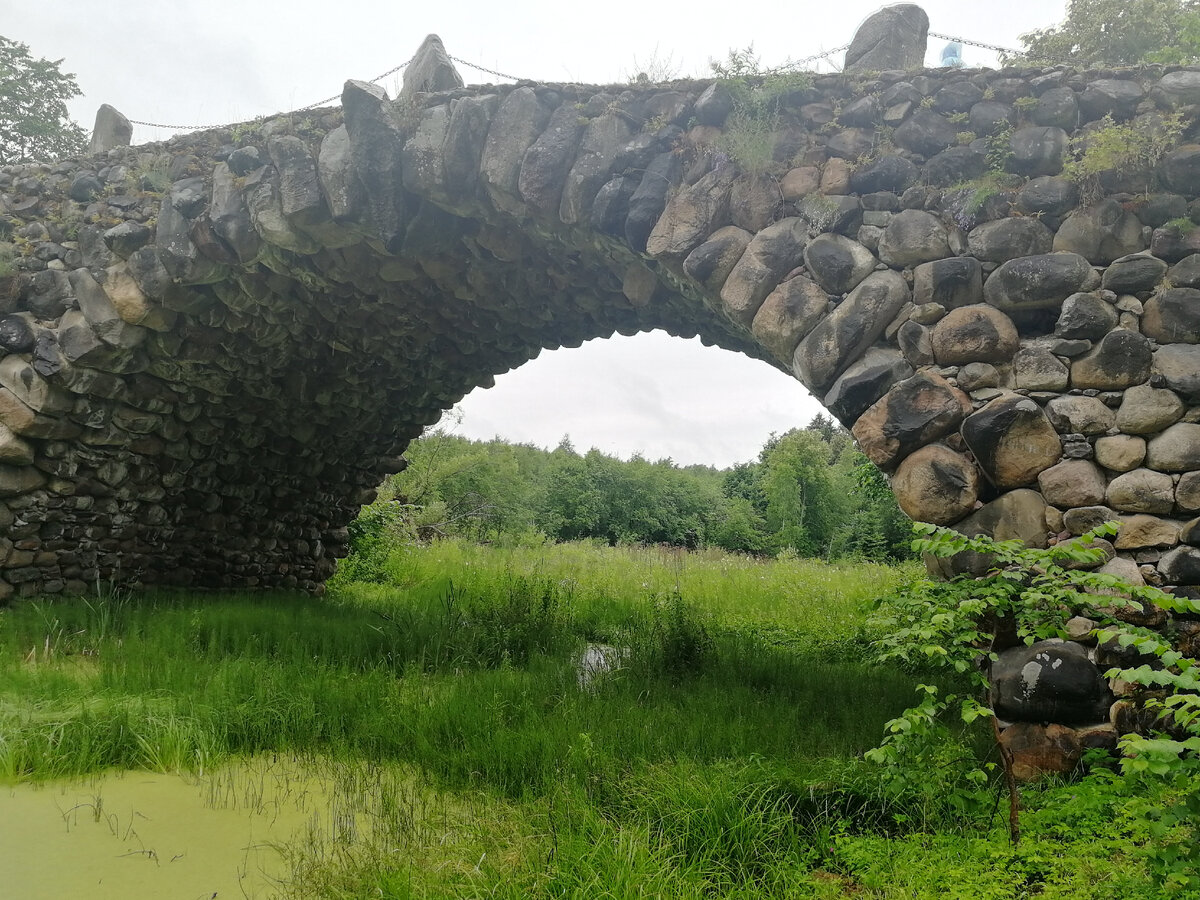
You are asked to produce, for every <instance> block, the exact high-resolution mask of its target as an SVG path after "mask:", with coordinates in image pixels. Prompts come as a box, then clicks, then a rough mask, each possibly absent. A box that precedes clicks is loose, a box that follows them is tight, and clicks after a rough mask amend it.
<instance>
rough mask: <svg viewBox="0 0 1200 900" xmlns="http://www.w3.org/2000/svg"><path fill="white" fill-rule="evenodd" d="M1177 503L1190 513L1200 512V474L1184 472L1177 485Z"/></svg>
mask: <svg viewBox="0 0 1200 900" xmlns="http://www.w3.org/2000/svg"><path fill="white" fill-rule="evenodd" d="M1175 503H1176V504H1177V505H1178V506H1179V508H1180V509H1183V510H1187V511H1188V512H1196V511H1197V510H1200V472H1184V473H1183V474H1182V475H1180V476H1179V484H1177V485H1175Z"/></svg>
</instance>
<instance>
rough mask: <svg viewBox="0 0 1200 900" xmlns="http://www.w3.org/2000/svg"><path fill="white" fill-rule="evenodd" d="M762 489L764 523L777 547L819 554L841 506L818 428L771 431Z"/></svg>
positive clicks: (843, 502) (764, 457)
mask: <svg viewBox="0 0 1200 900" xmlns="http://www.w3.org/2000/svg"><path fill="white" fill-rule="evenodd" d="M762 463H763V477H762V491H763V495H764V496H765V497H766V500H767V510H766V512H767V514H766V520H767V526H768V527H769V528H770V529H771V531H772V532H774V537H773V540H774V541H775V543H776V545H777V547H778V548H779V549H781V550H782V549H785V548H791V549H793V550H795V551H796V552H798V553H800V554H802V555H806V556H821V555H824V554H826V553H827V552H828V550H829V540H830V538H831V536H832V535H833V531H834V529H835V528H836V526H837V523H838V520H839V518H840V516H841V514H842V513H843V512H844V511H845V505H846V498H845V497H844V496H839V494H838V491H837V488H836V486H835V484H834V480H833V476H832V472H831V470H830V466H829V448H828V446H827V445H826V444H825V442H824V441H822V440H821V438H820V436H819V435H818V434H817V432H814V431H807V430H805V431H801V430H798V429H794V430H792V431H789V432H787V433H786V434H784V435H782V436H781V437H779V438H775V437H774V436H772V439H771V440H769V441H768V442H767V446H766V447H765V448H764V449H763V454H762Z"/></svg>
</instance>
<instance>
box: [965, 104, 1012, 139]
mask: <svg viewBox="0 0 1200 900" xmlns="http://www.w3.org/2000/svg"><path fill="white" fill-rule="evenodd" d="M1015 119H1016V112H1015V111H1014V110H1013V108H1012V106H1010V105H1009V104H1007V103H1001V102H1000V101H999V100H980V101H979V102H978V103H976V104H975V105H974V106H972V107H971V112H970V113H969V117H968V123H969V125H970V129H971V131H973V132H975V133H976V134H978V135H980V136H981V137H982V136H986V135H993V134H996V133H997V132H999V131H1003V130H1004V129H1005V128H1010V127H1012V124H1013V122H1014V121H1015Z"/></svg>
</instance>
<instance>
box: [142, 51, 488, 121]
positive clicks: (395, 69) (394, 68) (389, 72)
mask: <svg viewBox="0 0 1200 900" xmlns="http://www.w3.org/2000/svg"><path fill="white" fill-rule="evenodd" d="M450 58H451V59H454V57H450ZM414 59H416V56H415V55H414V56H410V57H409V58H408V59H406V60H405V61H404V62H402V63H400V65H398V66H392V67H391V68H390V69H388V70H387V71H386V72H384V73H383V74H382V75H376V76H375V77H374V78H372V79H370V83H371V84H378V83H379V82H381V81H383V79H385V78H387V77H388V76H389V75H395V74H396V73H397V72H399V71H400V70H401V69H403V68H404V67H405V66H407V65H408V64H409V63H411V62H412V61H413V60H414ZM460 62H461V60H460ZM464 65H470V63H464ZM472 68H478V67H477V66H472ZM504 77H505V78H507V77H509V76H507V75H505V76H504ZM341 98H342V95H341V94H340V93H338V94H334V95H333V96H331V97H325V98H324V99H322V100H317V101H315V102H313V103H309V104H307V105H305V106H300V107H297V108H296V109H293V110H288V112H304V110H306V109H315V108H316V107H318V106H324V105H325V104H327V103H332V102H333V101H335V100H340V99H341ZM282 115H286V113H282V112H279V113H273V114H272V115H269V116H268V115H263V116H255V117H254V118H253V119H248V120H247V121H250V122H261V121H262V120H264V119H272V118H274V117H275V116H282ZM129 123H130V124H131V125H145V126H147V127H149V128H165V129H166V130H168V131H207V130H208V129H210V128H224V127H225V126H226V125H228V124H229V123H228V122H221V123H219V124H216V125H163V124H161V123H159V122H142V121H139V120H138V119H130V120H129Z"/></svg>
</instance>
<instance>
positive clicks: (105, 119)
mask: <svg viewBox="0 0 1200 900" xmlns="http://www.w3.org/2000/svg"><path fill="white" fill-rule="evenodd" d="M132 140H133V125H132V124H131V123H130V121H129V120H128V119H127V118H125V117H124V116H123V115H121V113H120V112H119V111H118V110H117V109H116V108H115V107H112V106H109V105H108V104H107V103H102V104H100V108H99V109H98V110H96V125H95V127H94V128H93V129H92V142H91V143H90V144H89V145H88V155H90V156H95V155H96V154H97V153H103V152H105V151H106V150H111V149H112V148H113V147H128V146H129V144H130V142H131V141H132Z"/></svg>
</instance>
